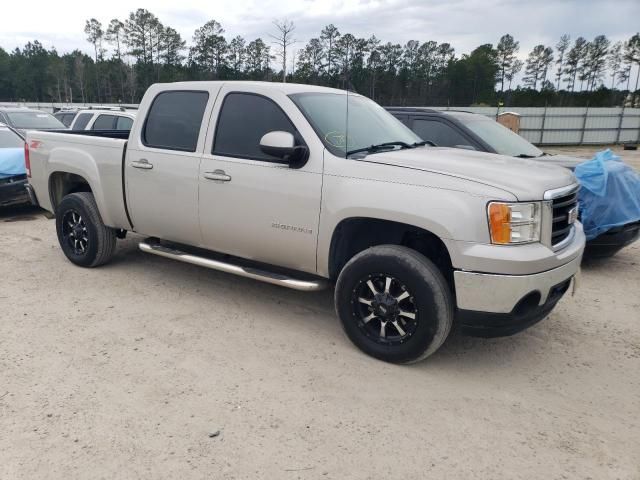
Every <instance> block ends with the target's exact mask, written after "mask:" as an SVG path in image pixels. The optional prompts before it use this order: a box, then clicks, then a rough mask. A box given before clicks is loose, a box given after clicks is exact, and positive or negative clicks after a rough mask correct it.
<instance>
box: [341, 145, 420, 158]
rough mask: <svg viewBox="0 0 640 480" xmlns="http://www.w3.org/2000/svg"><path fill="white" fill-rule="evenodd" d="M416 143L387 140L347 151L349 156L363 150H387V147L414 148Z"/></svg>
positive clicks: (372, 151)
mask: <svg viewBox="0 0 640 480" xmlns="http://www.w3.org/2000/svg"><path fill="white" fill-rule="evenodd" d="M414 145H415V144H409V143H406V142H385V143H378V144H376V145H370V146H368V147H364V148H356V149H355V150H349V151H348V152H347V157H348V156H349V155H353V154H354V153H361V152H368V153H376V152H379V151H380V150H386V149H387V147H400V148H414ZM415 146H417V145H415Z"/></svg>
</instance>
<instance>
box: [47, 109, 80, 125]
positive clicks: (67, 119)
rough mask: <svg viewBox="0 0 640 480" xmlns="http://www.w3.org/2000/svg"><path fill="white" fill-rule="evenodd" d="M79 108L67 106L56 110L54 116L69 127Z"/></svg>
mask: <svg viewBox="0 0 640 480" xmlns="http://www.w3.org/2000/svg"><path fill="white" fill-rule="evenodd" d="M78 110H79V109H78V108H67V107H65V108H62V109H60V110H58V111H57V112H55V113H54V114H53V116H54V117H55V118H56V119H58V120H60V122H62V123H63V124H64V126H65V127H67V128H68V127H70V126H71V124H72V123H73V119H74V118H76V115H77V114H78Z"/></svg>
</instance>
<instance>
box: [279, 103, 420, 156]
mask: <svg viewBox="0 0 640 480" xmlns="http://www.w3.org/2000/svg"><path fill="white" fill-rule="evenodd" d="M290 98H291V99H292V100H293V102H294V103H295V104H296V105H297V106H298V108H299V109H300V110H301V111H302V113H303V114H304V116H305V117H306V118H307V120H308V121H309V123H310V124H311V126H312V127H313V128H314V130H315V131H316V133H317V134H318V136H319V137H320V139H321V140H322V142H323V143H324V145H325V147H327V149H328V150H329V151H330V152H331V153H333V154H334V155H336V156H339V157H345V156H346V155H347V151H352V150H358V149H360V148H367V147H370V146H371V145H379V144H381V143H387V142H402V143H405V144H408V145H412V144H414V143H420V142H422V139H421V138H420V137H418V136H417V135H416V134H415V133H413V132H412V131H411V130H409V129H408V128H407V127H405V126H404V125H403V124H402V122H400V121H399V120H397V119H396V118H395V117H394V116H393V115H391V114H390V113H388V112H387V111H386V110H385V109H384V108H382V107H381V106H380V105H378V104H377V103H375V102H373V101H372V100H369V99H368V98H366V97H362V96H360V95H356V94H354V95H345V94H339V93H296V94H293V95H290ZM347 98H348V99H349V104H348V108H347ZM347 112H348V116H349V121H348V123H347ZM389 148H395V147H394V146H390V147H389ZM371 153H375V152H371Z"/></svg>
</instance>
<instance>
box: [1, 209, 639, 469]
mask: <svg viewBox="0 0 640 480" xmlns="http://www.w3.org/2000/svg"><path fill="white" fill-rule="evenodd" d="M136 240H137V239H136V238H135V237H129V238H128V239H127V240H126V241H124V242H121V243H120V244H119V247H118V253H117V257H116V259H115V261H114V262H113V263H111V264H109V265H107V266H105V267H102V268H99V269H94V270H86V269H80V268H77V267H74V266H73V265H72V264H71V263H69V262H68V261H67V260H66V259H65V258H64V257H63V255H62V253H61V251H60V249H59V247H58V245H57V242H56V239H55V228H54V224H53V221H51V220H47V219H45V218H44V217H43V216H42V214H41V213H40V212H38V211H36V210H33V209H23V210H15V209H14V210H12V211H3V212H0V252H1V253H0V272H1V274H2V283H1V285H2V286H1V287H0V479H3V480H6V479H29V480H31V479H40V478H46V479H114V478H117V479H128V478H145V479H173V478H175V479H204V478H207V479H212V478H215V479H232V478H238V479H240V478H242V479H245V478H246V479H258V478H265V479H318V478H319V479H325V478H327V479H369V478H370V479H401V478H402V479H424V478H434V479H444V478H448V479H458V478H459V479H476V478H478V479H487V478H492V479H496V478H509V479H540V478H545V479H567V478H568V479H574V478H575V479H586V478H593V479H638V478H640V415H639V413H640V331H639V327H640V244H636V245H633V246H631V247H629V248H627V249H626V250H624V251H622V252H621V253H620V254H618V255H617V256H616V257H615V258H613V259H611V260H609V261H606V262H592V263H589V264H586V265H584V266H583V276H582V285H581V289H580V290H579V291H578V293H577V294H576V296H575V297H565V298H564V299H563V300H562V301H561V303H560V304H559V306H558V307H557V309H556V310H555V311H554V312H553V313H552V315H551V316H550V317H549V318H547V319H546V320H545V321H543V322H542V323H540V324H539V325H537V326H535V327H533V328H531V329H530V330H528V331H526V332H523V333H521V334H519V335H516V336H514V337H510V338H502V339H491V340H484V339H474V338H466V337H460V336H457V335H454V336H453V337H451V338H450V339H449V340H448V341H447V343H445V345H444V346H443V348H442V349H441V350H440V351H439V352H438V353H436V354H435V355H434V356H433V357H431V358H430V359H428V360H427V361H426V362H423V363H421V364H418V365H414V366H410V367H406V366H404V367H403V366H393V365H388V364H384V363H381V362H379V361H376V360H373V359H371V358H369V357H367V356H365V355H364V354H362V353H360V352H359V351H358V350H356V349H355V347H353V346H352V345H351V344H350V343H349V341H348V340H347V339H346V337H345V336H344V335H343V333H342V330H341V328H340V326H339V324H338V321H337V319H336V317H335V314H334V311H333V307H332V298H331V293H330V292H323V293H317V294H305V293H299V292H294V291H288V290H285V289H281V288H278V287H274V286H270V285H264V284H261V283H258V282H254V281H250V280H245V279H241V278H237V277H233V276H230V275H226V274H222V273H218V272H214V271H209V270H205V269H201V268H198V267H195V266H190V265H186V264H181V263H178V262H174V261H171V260H167V259H162V258H158V257H153V256H149V255H145V254H144V253H141V252H139V251H138V250H137V248H136ZM216 434H217V435H216Z"/></svg>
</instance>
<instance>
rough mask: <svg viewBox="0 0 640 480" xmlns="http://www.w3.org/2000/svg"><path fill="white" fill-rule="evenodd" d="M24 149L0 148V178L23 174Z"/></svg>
mask: <svg viewBox="0 0 640 480" xmlns="http://www.w3.org/2000/svg"><path fill="white" fill-rule="evenodd" d="M25 173H27V170H26V169H25V166H24V149H22V148H0V178H5V177H13V176H14V175H24V174H25Z"/></svg>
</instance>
